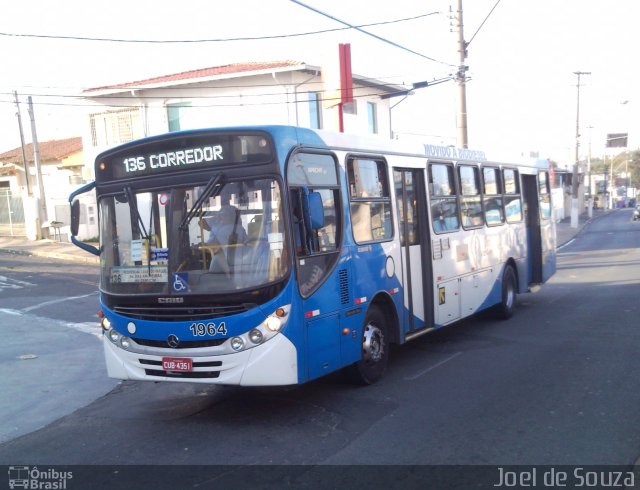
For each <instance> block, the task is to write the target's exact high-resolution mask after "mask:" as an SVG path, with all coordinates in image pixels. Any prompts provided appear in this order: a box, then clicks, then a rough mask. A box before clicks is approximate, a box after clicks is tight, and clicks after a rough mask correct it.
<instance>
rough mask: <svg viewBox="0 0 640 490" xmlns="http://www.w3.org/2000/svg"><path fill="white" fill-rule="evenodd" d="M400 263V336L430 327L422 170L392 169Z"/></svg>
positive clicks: (429, 275)
mask: <svg viewBox="0 0 640 490" xmlns="http://www.w3.org/2000/svg"><path fill="white" fill-rule="evenodd" d="M393 181H394V186H395V194H396V210H397V213H398V215H397V219H398V228H399V230H400V246H401V254H400V256H401V260H402V287H403V291H404V309H403V317H404V318H403V319H402V323H403V326H404V333H405V335H406V334H411V333H413V332H415V331H418V330H422V329H423V328H425V327H427V328H428V327H431V326H432V325H433V308H432V307H431V300H432V298H433V285H432V282H433V277H432V270H431V250H430V246H429V244H430V240H429V237H428V236H427V233H428V226H427V221H426V220H427V212H426V192H425V185H424V170H423V169H399V168H394V170H393Z"/></svg>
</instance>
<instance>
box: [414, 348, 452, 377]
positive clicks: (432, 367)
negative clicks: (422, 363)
mask: <svg viewBox="0 0 640 490" xmlns="http://www.w3.org/2000/svg"><path fill="white" fill-rule="evenodd" d="M460 354H462V352H456V353H455V354H453V355H452V356H449V357H447V358H446V359H444V360H442V361H440V362H439V363H438V364H434V365H433V366H431V367H428V368H427V369H425V370H424V371H420V372H419V373H418V374H414V375H413V376H407V377H406V378H404V379H405V380H406V381H414V380H416V379H418V378H419V377H420V376H422V375H424V374H427V373H428V372H429V371H433V370H434V369H435V368H437V367H440V366H442V365H443V364H444V363H445V362H449V361H450V360H452V359H454V358H456V357H458V356H459V355H460Z"/></svg>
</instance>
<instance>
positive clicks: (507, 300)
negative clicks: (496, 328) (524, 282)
mask: <svg viewBox="0 0 640 490" xmlns="http://www.w3.org/2000/svg"><path fill="white" fill-rule="evenodd" d="M516 292H517V283H516V273H515V271H514V270H513V267H512V266H510V265H507V266H505V268H504V272H503V273H502V298H501V300H500V303H498V305H496V315H497V317H498V318H500V319H502V320H507V319H509V318H511V317H512V316H513V313H514V311H515V309H516Z"/></svg>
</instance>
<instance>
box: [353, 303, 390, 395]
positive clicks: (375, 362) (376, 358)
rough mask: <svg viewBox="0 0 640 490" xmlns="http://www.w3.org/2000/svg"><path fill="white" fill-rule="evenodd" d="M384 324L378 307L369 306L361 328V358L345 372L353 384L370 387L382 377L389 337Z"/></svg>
mask: <svg viewBox="0 0 640 490" xmlns="http://www.w3.org/2000/svg"><path fill="white" fill-rule="evenodd" d="M386 323H387V321H386V318H385V315H384V313H383V311H382V310H381V309H380V307H378V306H376V305H373V306H371V308H369V311H368V312H367V316H366V317H365V321H364V327H363V328H362V347H361V348H362V351H361V358H360V360H359V361H358V362H356V363H355V364H353V365H351V366H349V368H348V370H347V374H348V376H349V378H350V379H351V381H353V382H354V383H357V384H361V385H370V384H373V383H375V382H376V381H378V380H379V379H381V378H382V376H384V373H385V371H386V370H387V362H388V360H389V335H388V331H387V326H386Z"/></svg>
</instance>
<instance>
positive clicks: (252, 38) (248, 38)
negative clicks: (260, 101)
mask: <svg viewBox="0 0 640 490" xmlns="http://www.w3.org/2000/svg"><path fill="white" fill-rule="evenodd" d="M439 13H440V12H430V13H427V14H420V15H415V16H413V17H406V18H403V19H395V20H387V21H382V22H375V23H371V24H362V25H359V26H354V25H351V24H346V23H345V22H343V24H346V25H347V27H335V28H331V29H322V30H318V31H311V32H298V33H292V34H274V35H272V36H243V37H230V38H214V39H122V38H110V37H90V36H64V35H58V34H31V33H27V34H20V33H12V32H0V36H4V37H17V38H32V39H60V40H66V41H95V42H109V43H137V44H198V43H221V42H234V41H263V40H269V39H286V38H292V37H302V36H313V35H317V34H326V33H328V32H336V31H345V30H349V29H356V30H361V28H362V27H375V26H381V25H387V24H397V23H400V22H407V21H411V20H416V19H421V18H423V17H429V16H431V15H435V14H439ZM336 20H337V19H336ZM362 32H365V33H366V31H362ZM369 35H373V34H369ZM398 47H400V46H398ZM415 54H419V53H415ZM420 56H423V57H426V56H424V55H420ZM426 58H428V57H426ZM428 59H432V58H428ZM433 61H436V60H433Z"/></svg>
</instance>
